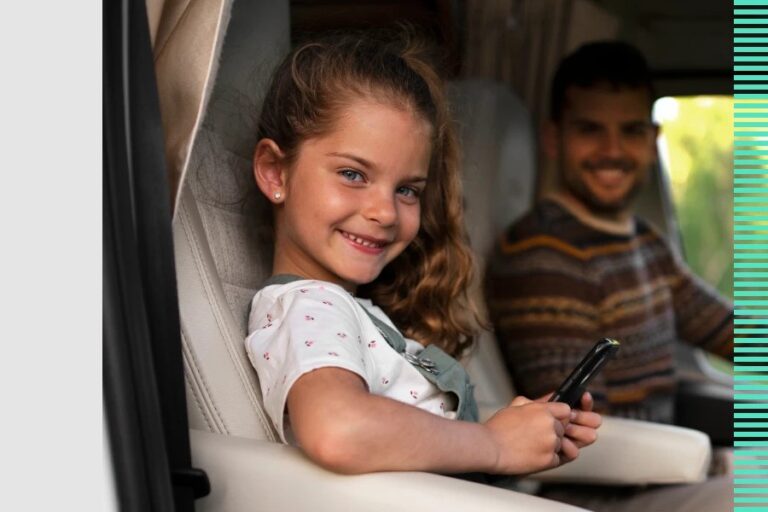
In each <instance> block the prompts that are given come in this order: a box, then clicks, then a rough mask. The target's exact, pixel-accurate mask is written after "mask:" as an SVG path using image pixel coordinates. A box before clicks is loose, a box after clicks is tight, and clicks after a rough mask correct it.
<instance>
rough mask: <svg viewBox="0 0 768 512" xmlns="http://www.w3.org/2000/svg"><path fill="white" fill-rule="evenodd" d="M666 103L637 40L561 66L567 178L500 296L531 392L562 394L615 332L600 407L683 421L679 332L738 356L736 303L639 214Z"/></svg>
mask: <svg viewBox="0 0 768 512" xmlns="http://www.w3.org/2000/svg"><path fill="white" fill-rule="evenodd" d="M653 101H654V92H653V88H652V85H651V80H650V73H649V71H648V68H647V65H646V63H645V60H644V58H643V57H642V55H641V54H640V53H639V52H638V51H637V50H636V49H634V48H633V47H631V46H629V45H627V44H625V43H620V42H598V43H591V44H587V45H585V46H582V47H581V48H579V49H578V50H577V51H576V52H575V53H573V54H572V55H570V56H569V57H567V58H566V59H565V60H564V61H563V62H562V63H561V64H560V66H559V68H558V70H557V72H556V74H555V78H554V81H553V84H552V91H551V118H550V120H549V122H548V124H547V126H546V128H545V130H544V135H543V137H542V139H543V140H542V143H543V147H544V150H545V153H546V155H547V157H548V158H550V159H552V160H554V162H555V163H556V164H557V168H558V175H557V179H558V181H557V186H556V189H555V192H554V193H553V194H550V195H548V196H546V197H545V198H544V199H543V200H541V201H540V202H539V203H538V204H537V205H536V206H535V207H534V208H533V210H532V211H531V212H529V213H528V214H527V215H525V216H524V217H523V218H522V219H520V220H519V221H518V222H516V223H515V224H514V225H513V226H511V227H510V228H509V230H508V231H507V232H506V234H505V236H504V237H503V240H502V242H501V243H500V245H499V247H498V249H497V251H496V253H495V254H494V256H493V257H492V258H491V261H490V265H489V269H488V279H487V293H488V296H489V298H488V304H489V308H490V311H491V317H492V320H493V323H494V324H495V328H496V333H497V335H498V339H499V343H500V345H501V348H502V352H503V353H504V356H505V359H506V363H507V365H508V367H509V369H510V371H511V373H512V376H513V379H514V382H515V385H516V386H517V388H518V391H519V392H520V393H521V394H524V395H526V396H541V395H542V394H544V393H547V392H549V391H552V390H553V389H555V388H556V387H557V386H558V385H559V384H560V383H561V382H562V381H563V379H564V378H565V377H566V376H567V375H568V374H569V373H570V372H571V370H572V369H573V368H574V367H575V366H576V364H577V363H578V362H579V361H580V360H581V358H582V357H583V355H584V354H586V353H587V351H588V350H589V349H590V347H591V346H592V345H593V344H594V343H595V342H596V341H597V340H598V339H599V338H602V337H611V338H616V339H618V340H620V341H621V349H620V350H619V353H618V356H617V357H616V358H615V359H614V360H613V361H612V362H610V363H609V364H608V365H607V366H606V367H605V368H604V369H603V371H602V372H601V374H600V375H598V377H597V378H596V379H595V380H594V381H593V382H592V384H591V385H590V390H591V391H592V393H593V395H594V398H595V402H596V410H598V411H600V412H603V413H606V414H611V415H616V416H624V417H631V418H637V419H644V420H649V421H657V422H663V423H671V422H672V420H673V412H674V391H675V363H674V359H673V343H674V341H675V340H683V341H685V342H687V343H690V344H692V345H695V346H698V347H701V348H704V349H705V350H708V351H710V352H714V353H716V354H719V355H722V356H725V357H730V358H732V357H733V340H732V336H733V306H732V304H731V303H730V302H729V301H727V300H725V299H723V298H722V297H720V296H719V295H718V294H717V293H716V292H715V291H714V290H713V289H712V288H710V287H709V286H707V285H705V284H704V283H703V282H702V281H701V280H700V279H698V278H697V277H696V276H694V275H692V273H691V272H690V270H689V269H688V268H687V267H686V266H685V265H684V264H683V262H682V261H680V260H679V258H678V257H677V256H676V255H675V254H674V253H673V252H672V251H671V250H670V247H669V244H668V243H667V241H665V240H664V238H663V237H662V236H661V235H660V234H659V233H658V232H657V231H656V230H654V229H653V228H652V227H651V226H650V225H649V224H648V223H646V222H644V221H643V220H642V219H639V218H637V217H635V216H634V215H633V213H632V200H633V199H634V197H635V196H636V195H637V193H638V191H639V190H640V188H641V187H642V185H643V184H644V183H645V182H646V180H647V178H648V174H649V172H650V169H651V167H652V166H653V164H654V163H655V162H656V158H657V152H656V137H657V135H658V127H657V126H655V125H654V124H653V122H652V121H651V107H652V104H653Z"/></svg>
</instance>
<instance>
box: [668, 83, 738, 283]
mask: <svg viewBox="0 0 768 512" xmlns="http://www.w3.org/2000/svg"><path fill="white" fill-rule="evenodd" d="M655 115H656V117H657V119H658V121H659V122H660V123H661V135H662V137H663V138H662V139H661V147H662V153H666V155H662V158H663V159H664V160H666V167H667V169H668V172H669V178H670V183H671V186H672V195H673V199H674V204H675V210H676V213H677V220H678V223H679V226H680V231H681V236H682V239H683V248H684V253H685V259H686V261H687V262H688V264H689V265H690V267H691V269H692V270H693V271H694V272H695V273H696V274H697V275H699V276H701V277H702V278H704V279H705V280H706V281H708V282H709V283H711V284H712V285H714V286H715V287H716V288H717V289H718V290H719V291H720V293H722V294H723V295H726V296H728V297H731V298H733V252H732V240H733V156H732V155H733V99H732V98H731V97H725V96H697V97H687V98H661V99H660V100H659V101H658V102H657V105H656V109H655Z"/></svg>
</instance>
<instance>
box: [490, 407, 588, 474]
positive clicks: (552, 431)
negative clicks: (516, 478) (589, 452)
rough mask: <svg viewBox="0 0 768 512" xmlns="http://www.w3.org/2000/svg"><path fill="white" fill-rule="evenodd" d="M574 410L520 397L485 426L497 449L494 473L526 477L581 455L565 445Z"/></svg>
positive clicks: (575, 449) (571, 445) (572, 446)
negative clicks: (566, 429) (525, 475)
mask: <svg viewBox="0 0 768 512" xmlns="http://www.w3.org/2000/svg"><path fill="white" fill-rule="evenodd" d="M570 413H571V408H570V407H568V405H567V404H563V403H554V402H553V403H538V402H533V401H531V400H529V399H527V398H525V397H522V396H518V397H516V398H515V399H514V400H512V402H511V403H510V405H509V406H507V407H505V408H504V409H501V410H500V411H498V412H497V413H496V414H494V415H493V417H491V418H490V419H489V420H488V421H486V422H485V426H486V427H487V428H488V429H489V431H490V432H491V438H492V440H493V442H494V444H495V447H496V453H497V457H496V464H495V466H494V467H493V468H492V469H491V471H490V472H491V473H503V474H524V473H532V472H535V471H541V470H544V469H549V468H553V467H556V466H558V465H560V463H561V454H562V456H563V457H564V458H565V459H566V460H571V459H572V458H575V457H576V456H577V455H578V451H579V450H578V448H577V447H576V446H575V445H574V444H573V443H572V442H570V441H568V444H569V445H570V446H568V447H566V446H564V444H563V436H564V434H565V428H566V427H565V425H567V424H568V423H569V420H568V418H569V416H570Z"/></svg>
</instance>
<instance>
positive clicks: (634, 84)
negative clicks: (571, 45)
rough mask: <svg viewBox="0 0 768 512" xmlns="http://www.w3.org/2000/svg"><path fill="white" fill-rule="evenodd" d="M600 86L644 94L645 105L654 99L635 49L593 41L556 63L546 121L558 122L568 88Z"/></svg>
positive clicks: (642, 59) (644, 66) (619, 43)
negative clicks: (631, 90) (646, 95)
mask: <svg viewBox="0 0 768 512" xmlns="http://www.w3.org/2000/svg"><path fill="white" fill-rule="evenodd" d="M602 83H605V84H608V85H610V86H611V87H612V88H614V89H621V88H624V87H628V88H633V89H636V88H643V89H645V90H647V91H648V100H649V102H650V103H649V104H652V102H653V101H654V100H655V99H656V93H655V91H654V88H653V83H652V82H651V72H650V70H649V69H648V64H647V62H646V60H645V57H643V54H642V53H640V51H639V50H638V49H637V48H635V47H634V46H632V45H630V44H628V43H624V42H622V41H596V42H592V43H587V44H584V45H582V46H581V47H579V48H578V49H577V50H576V51H575V52H573V53H571V54H570V55H568V56H567V57H566V58H565V59H563V60H562V61H560V64H559V65H558V67H557V71H556V72H555V78H554V79H553V80H552V89H551V91H550V105H549V107H550V110H549V116H550V118H551V119H552V120H553V121H559V120H560V119H561V118H562V116H563V110H564V109H565V93H566V91H567V90H568V88H569V87H572V86H577V87H587V88H588V87H593V86H595V85H598V84H602Z"/></svg>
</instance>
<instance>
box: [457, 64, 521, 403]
mask: <svg viewBox="0 0 768 512" xmlns="http://www.w3.org/2000/svg"><path fill="white" fill-rule="evenodd" d="M449 95H450V98H451V103H452V106H453V112H454V118H455V119H456V122H457V125H458V133H459V139H460V141H461V146H462V164H463V165H462V167H463V171H462V181H463V183H464V194H465V209H466V215H465V222H466V226H467V230H468V232H469V236H470V242H471V244H472V249H473V251H474V253H475V256H476V264H477V269H476V270H477V273H478V276H479V277H480V279H478V280H477V283H478V286H477V287H476V289H475V290H474V293H475V294H476V295H475V296H476V297H477V298H478V301H479V302H480V303H481V305H482V304H483V298H482V293H481V290H480V287H479V283H481V282H482V273H483V271H484V269H485V262H486V258H487V257H488V255H489V253H490V251H491V250H492V248H493V244H494V242H495V241H496V240H497V238H498V237H499V235H500V234H501V232H502V231H503V230H504V228H505V227H506V226H508V225H509V224H510V223H511V222H512V221H513V220H515V219H516V218H517V217H519V216H520V215H522V214H523V213H524V212H525V211H526V210H528V209H529V208H530V206H531V204H532V199H533V195H534V185H535V176H536V173H535V169H536V164H535V159H536V153H535V140H534V136H533V128H532V126H531V120H530V114H529V113H528V111H527V109H526V108H525V106H524V105H523V103H522V101H521V100H520V99H518V98H517V97H516V96H515V95H514V93H512V91H511V90H510V89H509V87H507V86H505V85H503V84H499V83H496V82H491V81H488V80H479V79H476V80H463V81H457V82H453V83H451V84H450V86H449ZM465 364H466V366H467V370H468V372H469V374H470V376H471V377H472V381H473V382H474V383H475V396H476V398H477V401H478V405H479V407H480V414H481V417H486V416H488V415H489V414H490V413H492V412H494V411H495V410H497V409H499V408H500V407H503V406H505V405H506V404H508V403H509V401H510V400H511V399H512V397H513V396H514V391H513V388H512V381H511V379H510V377H509V373H508V371H507V369H506V368H505V366H504V363H503V360H502V356H501V353H500V351H499V348H498V346H497V345H496V340H495V337H494V336H493V334H492V333H491V332H489V331H485V332H483V333H481V335H480V337H479V339H478V342H477V345H476V347H475V349H474V351H473V352H472V354H471V356H470V357H469V359H468V360H467V361H465Z"/></svg>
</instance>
